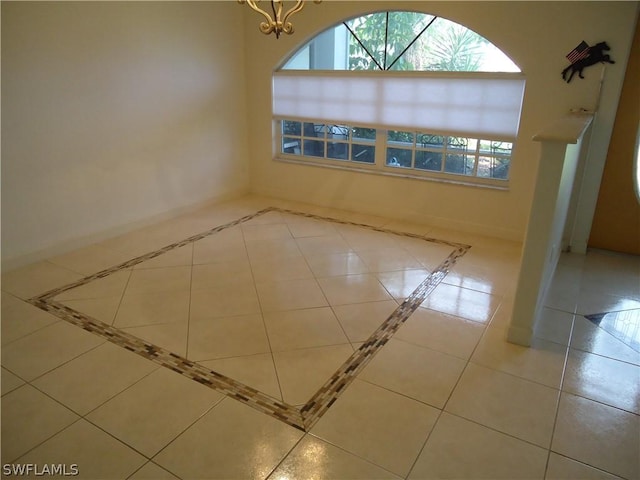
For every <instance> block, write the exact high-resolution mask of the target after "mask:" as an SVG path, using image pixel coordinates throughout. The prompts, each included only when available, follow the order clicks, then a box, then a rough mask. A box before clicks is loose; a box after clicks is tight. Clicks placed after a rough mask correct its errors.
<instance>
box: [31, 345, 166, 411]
mask: <svg viewBox="0 0 640 480" xmlns="http://www.w3.org/2000/svg"><path fill="white" fill-rule="evenodd" d="M157 368H159V366H158V365H157V364H155V363H153V362H150V361H149V360H146V359H144V358H142V357H141V356H139V355H136V354H134V353H131V352H129V351H128V350H125V349H124V348H122V347H119V346H117V345H114V344H112V343H109V342H106V343H103V344H102V345H100V346H98V347H97V348H94V349H93V350H91V351H89V352H87V353H85V354H83V355H80V356H79V357H77V358H75V359H73V360H71V361H70V362H68V363H65V364H64V365H62V366H60V367H58V368H56V369H55V370H53V371H51V372H49V373H47V374H46V375H43V376H42V377H40V378H38V379H37V380H35V381H34V382H33V385H34V386H35V387H37V388H38V389H40V390H42V391H43V392H45V393H46V394H47V395H49V396H51V397H53V398H55V399H56V400H58V401H59V402H60V403H62V404H63V405H66V406H67V407H69V408H71V409H72V410H73V411H74V412H76V413H78V414H80V415H85V414H86V413H88V412H90V411H91V410H93V409H94V408H96V407H98V406H99V405H101V404H103V403H104V402H106V401H107V400H109V398H111V397H113V396H115V395H117V394H118V393H120V392H121V391H123V390H124V389H125V388H127V387H129V386H130V385H132V384H133V383H135V382H136V381H138V380H140V379H141V378H142V377H144V376H145V375H147V374H149V373H151V372H152V371H153V370H155V369H157Z"/></svg>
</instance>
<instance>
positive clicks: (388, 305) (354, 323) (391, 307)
mask: <svg viewBox="0 0 640 480" xmlns="http://www.w3.org/2000/svg"><path fill="white" fill-rule="evenodd" d="M332 308H333V311H334V313H335V314H336V317H338V321H339V322H340V325H342V328H343V329H344V332H345V333H346V334H347V337H349V340H350V341H351V342H364V341H365V340H367V339H368V338H369V337H370V336H371V335H372V334H373V332H375V331H376V330H377V329H378V327H379V326H380V325H382V323H383V322H384V321H385V320H386V319H387V318H389V316H390V315H391V314H392V313H393V312H394V311H395V310H396V308H398V304H397V303H396V302H395V301H394V300H383V301H379V302H366V303H352V304H350V305H336V306H333V307H332Z"/></svg>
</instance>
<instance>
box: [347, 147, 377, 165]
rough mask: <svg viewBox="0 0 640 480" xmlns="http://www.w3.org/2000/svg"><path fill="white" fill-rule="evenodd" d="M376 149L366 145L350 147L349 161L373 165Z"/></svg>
mask: <svg viewBox="0 0 640 480" xmlns="http://www.w3.org/2000/svg"><path fill="white" fill-rule="evenodd" d="M375 156H376V148H375V147H370V146H367V145H352V146H351V160H353V161H354V162H364V163H374V162H375Z"/></svg>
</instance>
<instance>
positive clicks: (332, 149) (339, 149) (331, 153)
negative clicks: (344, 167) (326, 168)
mask: <svg viewBox="0 0 640 480" xmlns="http://www.w3.org/2000/svg"><path fill="white" fill-rule="evenodd" d="M327 157H328V158H334V159H336V160H348V159H349V144H348V143H344V142H329V144H328V145H327Z"/></svg>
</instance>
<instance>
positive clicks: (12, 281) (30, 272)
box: [2, 262, 83, 300]
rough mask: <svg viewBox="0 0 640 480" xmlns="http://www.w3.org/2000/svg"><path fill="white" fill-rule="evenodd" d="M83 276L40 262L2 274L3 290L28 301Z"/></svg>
mask: <svg viewBox="0 0 640 480" xmlns="http://www.w3.org/2000/svg"><path fill="white" fill-rule="evenodd" d="M82 277H83V275H80V274H78V273H76V272H73V271H71V270H68V269H66V268H63V267H60V266H58V265H54V264H53V263H50V262H38V263H34V264H32V265H28V266H26V267H23V268H19V269H16V270H11V271H10V272H7V273H3V274H2V290H3V291H5V292H9V293H11V294H13V295H15V296H16V297H18V298H22V299H24V300H27V299H29V298H31V297H34V296H36V295H38V294H41V293H44V292H46V291H48V290H51V289H54V288H57V287H62V286H64V285H68V284H70V283H73V282H75V281H77V280H80V279H81V278H82Z"/></svg>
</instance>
